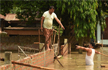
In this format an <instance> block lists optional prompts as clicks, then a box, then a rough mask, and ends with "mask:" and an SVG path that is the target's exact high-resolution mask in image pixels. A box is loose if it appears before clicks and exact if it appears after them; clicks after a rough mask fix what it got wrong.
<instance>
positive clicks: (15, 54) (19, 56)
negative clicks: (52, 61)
mask: <svg viewBox="0 0 108 70" xmlns="http://www.w3.org/2000/svg"><path fill="white" fill-rule="evenodd" d="M9 52H12V58H11V60H14V61H16V60H20V59H23V58H25V57H26V56H25V55H24V54H23V53H18V52H17V51H9ZM4 53H5V51H0V57H1V58H5V54H4ZM26 54H27V55H32V54H34V53H33V52H31V53H26ZM1 65H5V63H4V62H3V61H0V66H1Z"/></svg>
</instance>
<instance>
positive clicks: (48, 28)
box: [41, 6, 65, 50]
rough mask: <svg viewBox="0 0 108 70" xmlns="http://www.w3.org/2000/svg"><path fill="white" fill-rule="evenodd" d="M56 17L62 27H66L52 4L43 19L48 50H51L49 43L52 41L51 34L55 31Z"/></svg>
mask: <svg viewBox="0 0 108 70" xmlns="http://www.w3.org/2000/svg"><path fill="white" fill-rule="evenodd" d="M54 18H55V20H56V21H57V22H58V23H59V24H60V25H61V27H62V28H63V29H65V28H64V26H63V25H62V23H61V22H60V20H59V19H58V18H57V16H56V14H55V13H54V6H50V8H49V10H48V11H46V12H44V14H43V16H42V19H41V31H43V30H44V36H45V41H47V50H50V48H49V45H50V43H51V36H50V34H51V33H52V32H53V31H52V25H53V19H54ZM43 20H44V23H43ZM48 39H49V40H48Z"/></svg>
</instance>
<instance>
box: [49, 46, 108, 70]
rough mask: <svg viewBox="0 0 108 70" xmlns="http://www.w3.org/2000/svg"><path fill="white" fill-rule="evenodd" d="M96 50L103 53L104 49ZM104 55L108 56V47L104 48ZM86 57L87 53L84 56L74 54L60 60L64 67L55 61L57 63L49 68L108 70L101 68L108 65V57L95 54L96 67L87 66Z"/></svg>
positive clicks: (107, 69)
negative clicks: (102, 65)
mask: <svg viewBox="0 0 108 70" xmlns="http://www.w3.org/2000/svg"><path fill="white" fill-rule="evenodd" d="M96 50H98V51H100V52H101V51H102V48H101V49H96ZM103 53H104V54H106V55H108V47H104V48H103ZM85 55H86V52H83V54H78V52H72V53H71V54H69V55H67V56H64V57H62V58H60V59H59V60H60V62H61V63H62V64H63V66H64V67H62V66H60V64H59V63H58V62H57V60H55V62H54V63H53V64H51V65H49V66H48V67H50V68H54V69H56V70H108V68H101V67H100V66H101V64H108V57H105V56H101V55H100V54H95V57H94V66H86V64H85Z"/></svg>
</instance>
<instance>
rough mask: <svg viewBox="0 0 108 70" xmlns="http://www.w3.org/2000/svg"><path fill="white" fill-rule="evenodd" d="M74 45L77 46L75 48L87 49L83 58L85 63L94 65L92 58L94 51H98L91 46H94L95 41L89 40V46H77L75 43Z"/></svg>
mask: <svg viewBox="0 0 108 70" xmlns="http://www.w3.org/2000/svg"><path fill="white" fill-rule="evenodd" d="M76 46H77V48H76V49H82V50H85V51H87V53H86V58H85V60H86V65H94V62H93V58H94V55H95V53H97V54H100V52H98V51H96V50H95V49H93V48H95V43H93V42H91V43H90V44H89V48H85V47H81V46H78V45H76Z"/></svg>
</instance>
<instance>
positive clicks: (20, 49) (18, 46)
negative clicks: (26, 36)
mask: <svg viewBox="0 0 108 70" xmlns="http://www.w3.org/2000/svg"><path fill="white" fill-rule="evenodd" d="M18 48H19V49H20V50H21V52H23V54H24V55H25V56H26V57H27V54H26V53H25V52H24V51H23V50H22V49H21V47H20V46H18Z"/></svg>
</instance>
